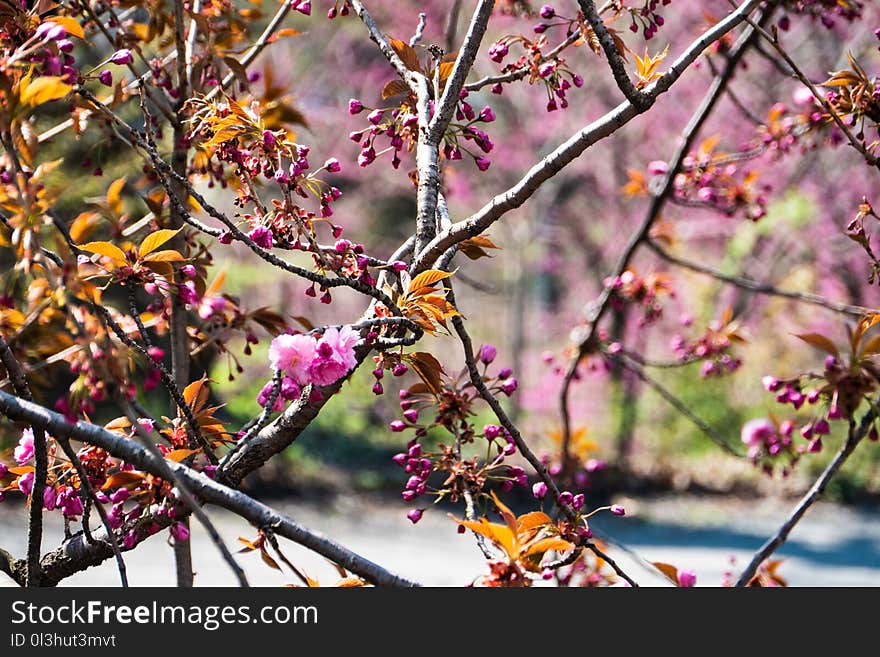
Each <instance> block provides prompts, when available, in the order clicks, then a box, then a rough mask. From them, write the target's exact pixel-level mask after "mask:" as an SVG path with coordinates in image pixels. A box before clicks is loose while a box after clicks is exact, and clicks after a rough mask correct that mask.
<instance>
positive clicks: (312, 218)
mask: <svg viewBox="0 0 880 657" xmlns="http://www.w3.org/2000/svg"><path fill="white" fill-rule="evenodd" d="M189 103H190V104H191V106H192V109H193V114H192V117H191V119H190V121H191V123H192V125H193V127H192V129H191V130H190V132H189V134H188V135H187V139H189V140H191V141H192V142H193V143H194V144H195V145H196V148H198V149H200V150H201V151H202V156H201V157H199V156H197V157H196V158H195V159H194V163H197V164H194V168H195V171H196V172H197V173H201V174H205V175H209V176H211V177H215V178H218V179H221V178H224V177H225V170H224V165H225V166H227V167H230V168H231V169H232V171H233V173H234V175H235V176H236V177H237V178H238V182H239V184H238V185H237V197H236V199H235V201H234V202H235V205H236V206H238V207H240V208H249V209H250V211H249V212H247V213H244V214H242V217H243V218H244V219H245V220H247V221H248V223H249V224H250V229H249V232H248V237H249V238H250V239H251V240H252V241H253V242H254V243H255V244H256V245H257V246H259V247H262V248H264V249H271V248H273V247H274V246H276V245H283V246H286V247H288V248H292V249H305V250H310V251H315V250H316V248H317V247H316V246H315V241H314V240H315V237H316V233H315V224H316V223H317V222H318V221H322V220H326V221H328V223H329V218H330V217H331V216H332V215H333V208H332V203H333V202H334V201H336V200H338V199H339V198H340V197H341V196H342V192H341V191H340V190H339V189H338V188H336V187H334V186H332V185H330V184H328V183H326V182H325V181H323V180H321V179H320V178H319V177H318V176H319V175H320V174H321V172H323V171H326V172H327V173H338V172H339V171H340V170H341V165H340V163H339V160H337V159H336V158H332V157H331V158H329V159H327V160H326V161H325V162H324V164H323V165H322V166H321V167H320V168H318V169H316V170H311V164H310V162H309V153H310V148H309V147H308V146H305V145H302V144H296V143H294V142H291V141H289V140H288V139H287V133H286V132H285V131H284V130H268V129H265V128H264V126H263V122H262V119H261V117H260V106H259V104H258V103H257V102H256V101H255V102H252V103H251V104H250V105H249V106H248V107H242V106H241V105H239V104H238V103H237V102H236V101H235V100H233V99H231V98H225V99H224V100H222V101H204V100H202V99H192V100H190V101H189ZM212 159H216V161H217V162H218V163H219V164H218V166H216V167H215V166H213V165H212V164H211V161H212ZM261 180H269V181H273V182H274V183H275V184H276V185H277V186H278V188H279V190H280V192H281V196H280V198H276V199H273V200H272V204H271V208H264V207H263V204H262V203H261V202H260V200H259V198H258V196H257V188H258V185H259V184H260V181H261ZM310 195H313V196H315V197H317V199H318V201H319V205H320V209H319V211H318V213H315V212H312V211H310V210H307V209H306V208H304V207H302V206H301V205H300V203H299V201H298V200H297V198H304V199H307V198H309V196H310ZM329 225H330V229H331V233H332V234H333V237H334V238H339V237H340V235H341V233H342V228H341V227H339V226H337V225H334V224H333V223H330V224H329ZM302 238H304V239H305V241H304V242H303V241H301V239H302ZM219 239H220V241H221V242H222V243H230V242H232V239H233V236H232V235H231V234H229V233H225V234H224V235H221V236H220V238H219Z"/></svg>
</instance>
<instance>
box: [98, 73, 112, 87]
mask: <svg viewBox="0 0 880 657" xmlns="http://www.w3.org/2000/svg"><path fill="white" fill-rule="evenodd" d="M98 80H99V81H100V83H101V84H103V85H104V86H105V87H112V86H113V73H111V72H110V71H109V70H104V71H101V72H100V73H98Z"/></svg>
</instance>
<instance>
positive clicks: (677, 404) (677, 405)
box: [609, 354, 744, 458]
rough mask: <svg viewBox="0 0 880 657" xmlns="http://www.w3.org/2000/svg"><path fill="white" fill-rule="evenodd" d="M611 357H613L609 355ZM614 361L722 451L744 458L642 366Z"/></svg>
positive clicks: (620, 358) (619, 357)
mask: <svg viewBox="0 0 880 657" xmlns="http://www.w3.org/2000/svg"><path fill="white" fill-rule="evenodd" d="M609 356H611V355H610V354H609ZM611 357H612V358H614V360H615V361H616V362H618V363H620V364H621V365H623V366H624V367H625V368H626V369H628V370H629V371H630V372H632V373H633V374H635V375H636V376H637V377H638V378H639V379H641V380H642V381H643V382H644V383H646V384H647V385H649V386H650V387H651V388H653V389H654V390H655V391H657V394H659V395H660V396H661V397H663V399H665V400H666V401H667V402H668V403H669V405H670V406H672V407H673V408H674V409H675V410H677V411H678V412H679V413H681V414H682V415H683V416H684V417H686V418H687V419H688V420H690V421H691V423H692V424H693V425H694V426H695V427H697V428H698V429H699V430H700V431H701V432H703V433H704V434H705V435H706V436H708V437H709V438H710V439H711V440H712V441H713V442H714V443H716V444H717V445H718V446H719V447H721V449H723V450H724V451H725V452H727V453H728V454H730V455H731V456H736V457H737V458H744V456H743V455H742V454H740V453H739V452H737V451H736V450H735V449H734V448H733V447H731V445H730V443H729V442H727V440H725V439H724V436H722V435H721V434H720V433H718V432H717V431H716V430H715V429H714V428H713V427H712V425H710V424H709V423H708V422H706V421H705V420H704V419H703V418H701V417H700V416H699V415H697V414H696V413H694V412H693V411H692V410H691V409H690V408H688V406H687V405H686V404H685V403H684V402H683V401H681V400H680V399H679V398H678V397H676V396H675V395H674V394H673V393H672V392H670V391H669V389H667V388H666V387H665V386H664V385H663V384H661V383H660V382H659V381H657V380H656V379H654V378H653V377H651V376H649V375H648V374H647V372H645V370H644V369H642V367H641V365H639V364H638V363H637V362H636V361H635V360H633V359H632V358H629V357H628V356H626V355H623V354H618V355H617V356H616V357H615V356H611Z"/></svg>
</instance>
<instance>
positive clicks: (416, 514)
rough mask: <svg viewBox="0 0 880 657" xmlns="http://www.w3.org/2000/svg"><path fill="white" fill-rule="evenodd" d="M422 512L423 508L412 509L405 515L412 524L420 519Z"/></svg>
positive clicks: (423, 511)
mask: <svg viewBox="0 0 880 657" xmlns="http://www.w3.org/2000/svg"><path fill="white" fill-rule="evenodd" d="M424 513H425V510H424V509H412V510H411V511H410V512H409V513H407V514H406V517H407V518H409V520H410V522H412V524H416V523H417V522H418V521H419V520H421V519H422V515H423V514H424Z"/></svg>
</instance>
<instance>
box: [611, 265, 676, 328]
mask: <svg viewBox="0 0 880 657" xmlns="http://www.w3.org/2000/svg"><path fill="white" fill-rule="evenodd" d="M603 282H604V285H605V287H606V288H610V289H611V297H610V303H611V304H612V307H614V308H616V309H618V310H619V309H623V307H624V306H625V305H626V304H636V305H638V306H641V307H642V310H643V314H642V317H641V318H640V319H639V325H640V326H648V325H650V324H652V323H654V322H655V321H657V320H658V319H659V318H660V317H661V316H662V314H663V306H662V305H660V302H659V301H658V297H661V296H663V295H670V296H674V291H673V290H672V283H671V281H670V279H669V277H668V276H667V275H666V274H663V273H659V272H652V273H650V274H647V275H646V276H640V275H639V274H637V273H636V272H634V271H633V270H631V269H627V270H626V271H625V272H623V273H622V274H621V275H620V276H616V277H609V278H606V279H605V280H604V281H603Z"/></svg>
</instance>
